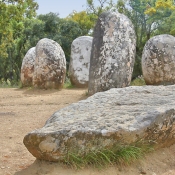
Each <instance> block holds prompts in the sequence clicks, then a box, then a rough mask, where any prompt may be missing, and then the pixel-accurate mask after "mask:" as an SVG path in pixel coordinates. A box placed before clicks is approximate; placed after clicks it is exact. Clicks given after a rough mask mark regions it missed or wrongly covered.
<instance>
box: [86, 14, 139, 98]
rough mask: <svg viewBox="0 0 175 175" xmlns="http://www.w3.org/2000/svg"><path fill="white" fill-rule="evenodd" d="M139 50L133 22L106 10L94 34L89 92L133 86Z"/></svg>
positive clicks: (98, 21)
mask: <svg viewBox="0 0 175 175" xmlns="http://www.w3.org/2000/svg"><path fill="white" fill-rule="evenodd" d="M135 52H136V35H135V31H134V26H133V25H132V23H131V21H130V20H129V19H128V18H127V17H126V16H124V15H123V14H120V13H115V12H104V13H102V14H101V16H100V17H99V19H98V20H97V24H96V26H95V29H94V35H93V43H92V53H91V60H90V72H89V86H88V92H89V94H90V95H92V94H94V93H96V92H100V91H106V90H109V89H111V88H121V87H127V86H129V85H130V82H131V77H132V72H133V67H134V61H135Z"/></svg>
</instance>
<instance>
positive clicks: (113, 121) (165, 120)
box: [24, 85, 175, 161]
mask: <svg viewBox="0 0 175 175" xmlns="http://www.w3.org/2000/svg"><path fill="white" fill-rule="evenodd" d="M174 121H175V86H174V85H172V86H142V87H136V86H130V87H126V88H115V89H110V90H108V91H106V92H99V93H96V94H95V95H93V96H91V97H89V98H87V99H86V100H82V101H80V102H78V103H74V104H71V105H69V106H67V107H65V108H63V109H61V110H59V111H57V112H55V113H54V114H53V115H52V116H51V118H50V119H48V120H47V122H46V124H45V126H44V127H43V128H41V129H37V130H34V131H32V132H31V133H29V134H27V135H26V136H25V138H24V144H25V146H26V147H27V149H28V150H29V151H30V152H31V153H32V154H33V156H35V157H36V158H38V159H44V160H49V161H59V160H63V159H64V156H65V155H66V154H67V153H68V152H76V153H78V154H80V155H81V154H82V155H83V154H84V153H87V152H89V151H95V150H98V149H101V148H111V147H113V146H114V145H116V144H130V143H134V142H137V141H138V140H143V141H148V142H149V143H155V146H156V147H164V146H169V145H171V144H174V143H175V129H174Z"/></svg>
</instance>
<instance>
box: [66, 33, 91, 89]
mask: <svg viewBox="0 0 175 175" xmlns="http://www.w3.org/2000/svg"><path fill="white" fill-rule="evenodd" d="M92 39H93V38H92V37H90V36H81V37H78V38H77V39H75V40H74V41H73V42H72V45H71V58H70V64H69V77H70V81H71V83H72V84H73V85H75V86H76V87H82V88H84V87H88V81H89V66H90V55H91V49H92Z"/></svg>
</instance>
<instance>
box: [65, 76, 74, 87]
mask: <svg viewBox="0 0 175 175" xmlns="http://www.w3.org/2000/svg"><path fill="white" fill-rule="evenodd" d="M63 87H64V88H65V89H71V88H74V86H73V85H72V84H71V82H70V79H69V78H66V81H65V83H64V86H63Z"/></svg>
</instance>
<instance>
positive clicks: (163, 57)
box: [142, 34, 175, 85]
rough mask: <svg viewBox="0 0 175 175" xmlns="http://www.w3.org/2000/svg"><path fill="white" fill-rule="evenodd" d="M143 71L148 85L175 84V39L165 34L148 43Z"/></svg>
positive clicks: (145, 48)
mask: <svg viewBox="0 0 175 175" xmlns="http://www.w3.org/2000/svg"><path fill="white" fill-rule="evenodd" d="M142 71H143V77H144V79H145V82H146V84H147V85H170V84H175V37H173V36H171V35H167V34H163V35H157V36H154V37H152V38H151V39H149V40H148V41H147V43H146V45H145V47H144V50H143V54H142Z"/></svg>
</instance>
